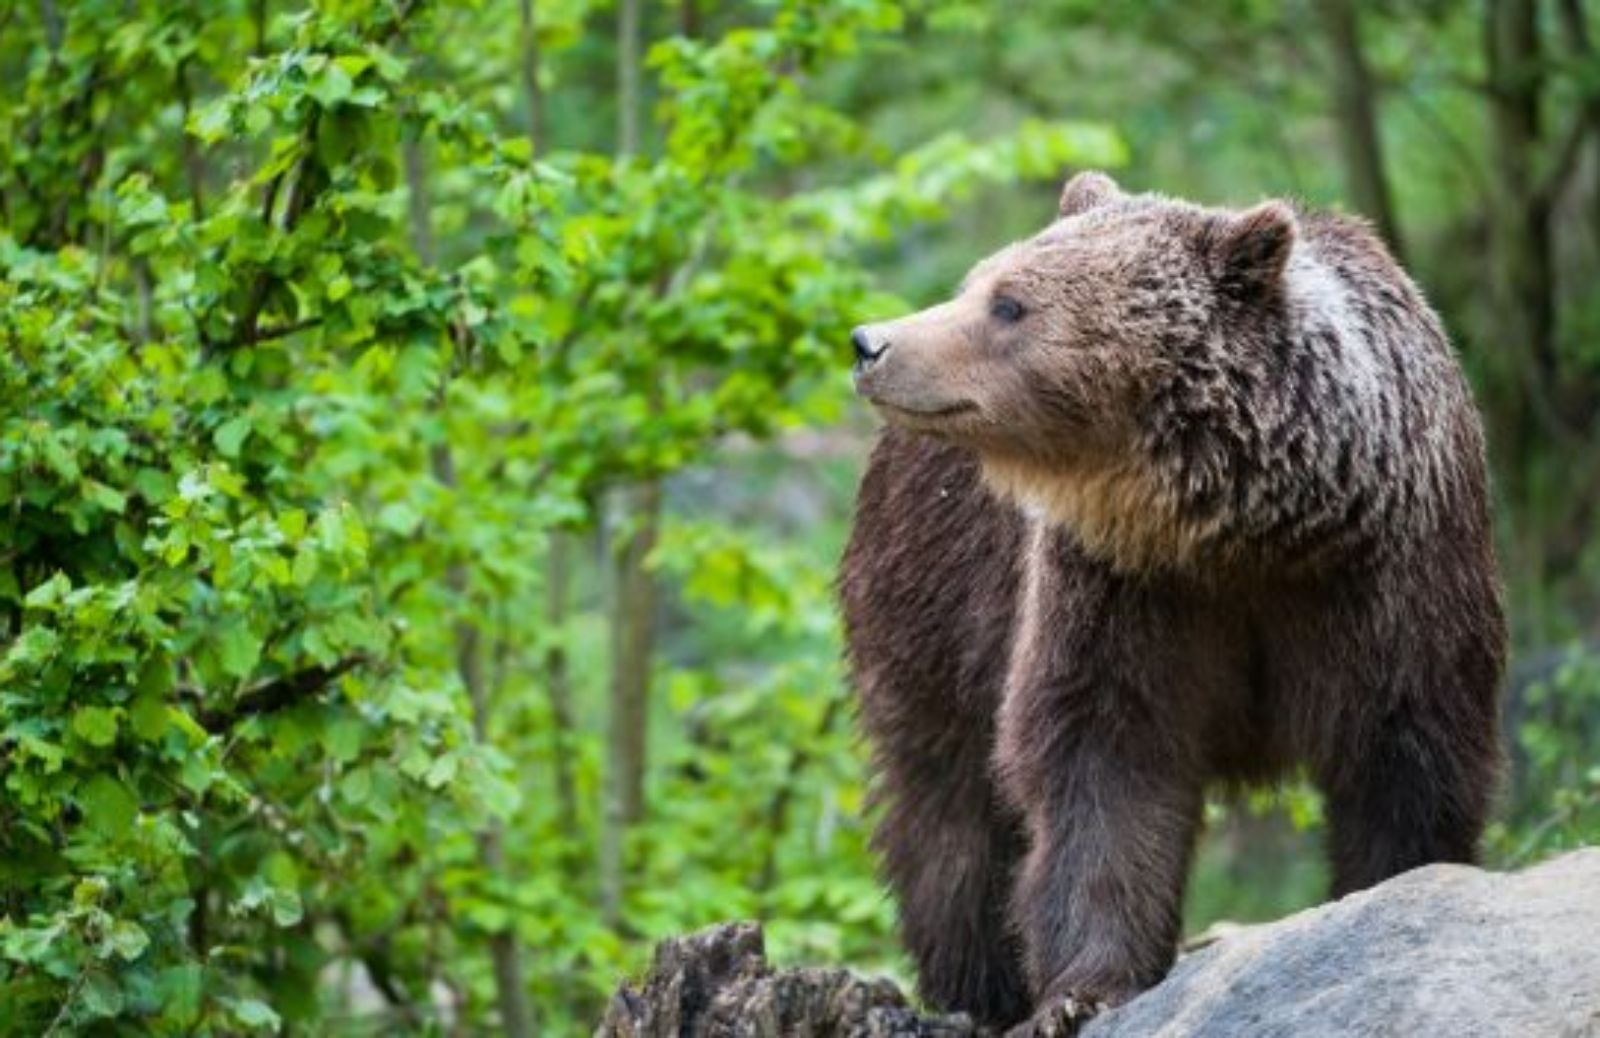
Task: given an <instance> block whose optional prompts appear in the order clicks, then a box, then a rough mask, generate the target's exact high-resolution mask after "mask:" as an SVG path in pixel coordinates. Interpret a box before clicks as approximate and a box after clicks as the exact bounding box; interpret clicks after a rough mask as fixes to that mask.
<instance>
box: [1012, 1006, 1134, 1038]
mask: <svg viewBox="0 0 1600 1038" xmlns="http://www.w3.org/2000/svg"><path fill="white" fill-rule="evenodd" d="M1107 1008H1109V1007H1108V1006H1107V1005H1106V1003H1104V1002H1096V1001H1091V1000H1089V999H1086V998H1077V997H1074V996H1072V995H1067V996H1066V997H1064V998H1059V999H1056V1000H1054V1001H1052V1002H1050V1003H1049V1004H1047V1005H1046V1006H1044V1007H1043V1008H1041V1009H1040V1010H1039V1011H1038V1012H1037V1013H1034V1014H1033V1017H1032V1019H1030V1020H1028V1021H1027V1022H1026V1023H1022V1024H1018V1025H1017V1026H1016V1027H1013V1028H1012V1029H1011V1030H1009V1031H1007V1032H1006V1034H1005V1038H1072V1036H1073V1035H1075V1034H1077V1033H1078V1028H1080V1027H1082V1026H1083V1025H1084V1024H1086V1023H1088V1022H1089V1021H1090V1020H1091V1019H1093V1018H1094V1017H1095V1016H1097V1015H1099V1014H1100V1013H1103V1012H1105V1011H1106V1009H1107Z"/></svg>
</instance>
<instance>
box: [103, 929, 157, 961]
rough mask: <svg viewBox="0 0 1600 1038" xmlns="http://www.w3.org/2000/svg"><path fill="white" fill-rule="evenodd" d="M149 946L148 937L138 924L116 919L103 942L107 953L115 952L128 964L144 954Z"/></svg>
mask: <svg viewBox="0 0 1600 1038" xmlns="http://www.w3.org/2000/svg"><path fill="white" fill-rule="evenodd" d="M149 946H150V936H149V935H148V934H146V933H145V932H144V929H143V928H142V927H140V926H139V924H138V923H132V922H129V921H128V920H126V919H118V920H117V921H116V923H115V924H113V925H112V927H111V932H110V933H109V934H107V935H106V939H105V941H104V942H103V947H105V948H106V949H107V950H108V952H115V953H116V954H117V955H120V956H122V958H124V959H126V960H127V961H128V962H132V961H133V960H134V959H137V958H138V957H139V956H141V955H143V954H144V950H145V949H146V948H148V947H149Z"/></svg>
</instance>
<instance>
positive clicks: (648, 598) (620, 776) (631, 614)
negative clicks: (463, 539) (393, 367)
mask: <svg viewBox="0 0 1600 1038" xmlns="http://www.w3.org/2000/svg"><path fill="white" fill-rule="evenodd" d="M640 33H641V29H640V22H639V0H621V7H620V9H619V12H618V20H617V106H618V107H617V155H618V158H619V159H626V158H628V157H629V156H632V155H634V154H636V153H637V152H638V150H639V101H640V97H639V55H640V50H641V40H640ZM615 504H616V506H617V508H616V514H617V515H618V516H620V517H621V519H622V523H623V524H624V526H623V529H622V532H621V536H622V544H621V546H620V547H619V548H618V549H617V550H616V551H615V554H614V558H615V568H614V572H615V574H616V576H615V580H614V582H613V595H612V601H611V688H610V696H609V699H610V703H609V707H610V716H609V719H608V722H607V734H606V758H607V768H606V788H605V804H604V817H603V818H602V822H601V833H600V903H601V909H602V912H603V914H604V915H605V918H606V920H607V922H609V923H610V924H611V925H613V926H620V925H621V923H622V900H623V894H624V888H625V885H626V864H625V861H624V857H625V851H626V843H627V830H628V828H629V827H630V826H632V825H634V824H636V823H637V822H638V821H639V820H640V819H641V818H642V817H643V816H644V775H645V755H646V751H647V748H648V743H649V721H650V664H651V658H652V656H653V655H654V651H655V611H656V588H655V580H654V578H653V577H652V576H651V575H650V573H649V572H648V571H646V569H645V560H646V559H647V558H648V556H649V554H650V552H651V550H652V549H653V548H654V547H655V543H656V535H657V530H658V528H659V526H660V522H661V483H660V480H659V479H656V478H652V479H649V480H647V481H645V482H644V483H642V484H640V485H639V486H637V487H635V488H633V489H632V491H631V492H629V493H622V494H618V495H617V499H616V502H615Z"/></svg>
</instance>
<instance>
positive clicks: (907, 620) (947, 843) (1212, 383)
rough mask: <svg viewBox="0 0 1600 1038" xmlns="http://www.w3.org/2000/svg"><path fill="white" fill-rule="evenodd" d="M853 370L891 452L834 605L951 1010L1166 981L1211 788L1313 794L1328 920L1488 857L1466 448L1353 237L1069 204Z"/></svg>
mask: <svg viewBox="0 0 1600 1038" xmlns="http://www.w3.org/2000/svg"><path fill="white" fill-rule="evenodd" d="M853 338H854V340H855V344H856V349H857V353H858V357H859V361H858V366H857V382H858V387H859V389H860V391H861V392H862V394H863V395H865V396H866V397H867V398H868V399H869V400H871V401H872V402H873V403H874V405H875V406H877V407H878V409H879V410H880V412H881V413H882V414H883V415H884V416H885V417H886V418H887V420H888V421H889V423H890V428H889V429H888V430H887V431H886V432H885V433H884V435H883V437H882V439H881V441H880V442H879V444H878V447H877V449H876V450H875V452H874V454H873V458H872V462H871V465H870V467H869V470H868V472H867V474H866V477H865V479H864V480H863V482H862V486H861V493H860V499H859V502H858V506H857V518H856V525H855V529H854V533H853V535H852V538H851V542H850V545H849V548H848V549H847V551H846V554H845V558H844V562H843V566H842V571H841V581H840V583H841V591H842V597H843V602H844V608H845V620H846V626H847V633H848V643H849V658H850V662H851V666H852V671H853V676H854V680H855V682H856V685H857V688H858V689H859V692H860V697H861V708H862V710H861V712H862V719H863V721H864V723H865V726H866V728H867V730H868V733H869V734H870V736H871V737H872V739H873V742H874V745H875V749H876V757H877V764H878V768H879V777H880V783H879V798H880V800H881V802H882V804H883V808H884V810H883V817H882V822H881V826H880V828H879V831H878V834H877V846H878V848H879V850H880V852H881V854H882V856H883V860H884V863H885V867H886V871H887V874H888V878H889V880H890V882H891V883H892V885H893V886H894V888H895V890H896V892H897V893H898V895H899V898H900V903H901V916H902V926H903V931H904V937H905V940H906V943H907V944H908V946H909V947H910V949H911V951H912V954H913V955H914V956H915V958H916V960H917V962H918V965H919V967H920V971H921V983H922V988H923V991H924V993H925V995H926V996H927V998H928V999H929V1000H930V1001H931V1002H933V1003H934V1004H936V1005H937V1006H939V1007H941V1008H949V1009H964V1010H968V1011H971V1012H972V1013H974V1014H975V1015H976V1016H978V1017H980V1018H981V1019H984V1020H987V1021H991V1022H997V1023H1012V1022H1015V1021H1018V1020H1021V1019H1023V1018H1025V1017H1028V1016H1029V1015H1030V1014H1035V1015H1034V1016H1033V1021H1034V1023H1033V1024H1032V1025H1031V1026H1033V1027H1035V1028H1036V1029H1038V1030H1039V1031H1041V1032H1042V1031H1043V1030H1045V1029H1046V1028H1047V1023H1048V1021H1051V1020H1059V1019H1060V1017H1061V1015H1062V1012H1061V1010H1060V1006H1062V1005H1063V1004H1066V1003H1067V1002H1068V1001H1071V1000H1075V1001H1076V1003H1078V1004H1080V1005H1081V1004H1085V1003H1087V1004H1096V1003H1108V1004H1116V1003H1118V1002H1121V1001H1124V1000H1126V999H1127V998H1129V997H1131V996H1132V995H1133V994H1135V993H1137V992H1138V991H1139V990H1141V989H1143V988H1145V987H1147V986H1149V985H1151V984H1153V983H1155V982H1156V981H1157V980H1159V979H1160V978H1161V976H1162V975H1163V974H1164V973H1165V971H1166V970H1167V969H1168V967H1169V966H1170V964H1171V961H1172V957H1173V954H1174V949H1175V946H1176V942H1177V939H1178V936H1179V921H1180V916H1181V906H1182V896H1183V888H1184V882H1185V875H1186V872H1187V869H1188V864H1189V858H1190V853H1191V849H1192V847H1193V844H1194V840H1195V835H1196V832H1197V830H1198V827H1199V824H1200V815H1201V807H1202V798H1203V793H1204V791H1205V789H1206V788H1207V786H1208V785H1210V784H1214V783H1258V782H1265V781H1271V780H1274V779H1276V778H1279V777H1281V776H1283V775H1285V774H1286V773H1288V772H1289V771H1290V770H1291V769H1293V768H1295V767H1297V766H1304V767H1305V768H1306V769H1307V771H1308V772H1309V774H1311V775H1312V776H1313V777H1314V778H1315V780H1316V781H1317V782H1318V784H1319V785H1320V786H1321V788H1322V789H1323V791H1324V792H1325V794H1326V798H1327V811H1328V818H1329V851H1330V854H1331V857H1332V861H1333V868H1334V892H1335V894H1342V893H1345V892H1348V891H1352V890H1356V889H1359V888H1361V887H1365V886H1368V885H1370V884H1373V883H1376V882H1378V881H1380V880H1383V879H1385V878H1387V877H1389V876H1393V875H1395V874H1396V873H1399V872H1402V871H1405V870H1407V869H1410V868H1413V867H1415V866H1418V865H1422V864H1425V863H1428V862H1434V861H1467V860H1470V859H1471V858H1472V857H1473V854H1474V848H1475V845H1476V842H1477V839H1478V836H1479V834H1480V831H1481V829H1482V826H1483V821H1484V816H1485V813H1486V811H1487V809H1488V805H1489V801H1490V797H1491V794H1492V789H1493V786H1494V782H1495V776H1496V773H1497V769H1498V765H1499V760H1500V752H1499V741H1498V731H1497V710H1496V704H1495V699H1496V689H1497V687H1498V685H1499V678H1500V673H1501V668H1502V665H1503V655H1504V630H1503V619H1502V615H1501V606H1500V598H1499V588H1498V581H1497V578H1496V574H1495V563H1494V558H1493V554H1492V548H1491V544H1490V531H1489V518H1488V501H1487V491H1486V486H1485V473H1484V461H1483V446H1482V436H1481V432H1480V427H1479V421H1478V418H1477V414H1476V411H1475V410H1474V408H1473V406H1472V403H1471V399H1470V397H1469V395H1468V392H1467V389H1466V386H1465V383H1464V381H1463V379H1462V378H1461V375H1460V372H1459V369H1458V367H1457V364H1456V362H1455V359H1454V356H1453V354H1452V352H1451V349H1450V347H1449V344H1448V343H1447V341H1446V339H1445V337H1444V334H1443V332H1442V331H1441V329H1440V326H1439V323H1438V321H1437V319H1436V318H1435V317H1434V315H1433V313H1432V312H1431V311H1430V310H1429V308H1428V306H1427V304H1426V303H1425V302H1424V301H1423V299H1422V297H1421V295H1420V293H1419V292H1418V291H1417V289H1416V288H1415V286H1414V285H1413V284H1412V283H1411V282H1410V280H1409V279H1408V278H1407V277H1406V276H1405V274H1404V273H1403V272H1401V271H1400V270H1399V268H1398V267H1397V266H1396V265H1395V264H1394V262H1393V261H1392V260H1391V259H1390V258H1389V256H1388V255H1387V253H1386V252H1385V251H1384V250H1383V248H1382V246H1381V245H1380V244H1379V243H1378V241H1377V240H1376V239H1375V238H1374V237H1373V235H1372V234H1371V233H1370V232H1369V231H1368V230H1367V228H1366V227H1365V226H1364V225H1362V224H1360V223H1357V222H1354V221H1351V220H1348V219H1345V218H1342V217H1336V216H1327V215H1318V214H1310V213H1304V212H1299V211H1297V210H1295V209H1293V208H1291V207H1290V206H1288V205H1285V204H1283V203H1279V202H1269V203H1266V204H1264V205H1262V206H1258V207H1257V208H1255V209H1253V210H1250V211H1248V212H1244V213H1239V212H1233V211H1225V210H1215V209H1203V208H1200V207H1196V206H1192V205H1189V204H1186V203H1183V202H1178V201H1173V200H1169V199H1164V198H1160V197H1156V196H1148V195H1140V196H1130V195H1126V194H1123V193H1122V192H1121V191H1119V190H1118V189H1117V188H1116V186H1115V185H1114V184H1112V183H1111V181H1110V180H1109V179H1107V178H1105V177H1103V176H1101V175H1098V174H1084V175H1082V176H1079V177H1077V178H1074V179H1073V180H1072V181H1071V182H1069V184H1068V185H1067V188H1066V190H1065V191H1064V192H1063V195H1062V204H1061V214H1060V218H1059V219H1058V220H1057V221H1056V222H1055V223H1053V224H1052V225H1051V226H1050V227H1049V228H1047V229H1046V230H1045V231H1044V232H1043V233H1041V234H1040V235H1038V236H1037V237H1035V238H1033V239H1031V240H1028V241H1026V242H1022V243H1019V244H1016V245H1012V246H1010V247H1008V248H1006V249H1004V250H1002V251H1001V252H999V253H998V254H996V255H995V256H993V257H990V258H989V259H987V260H985V261H983V262H982V263H980V264H979V265H978V266H977V267H976V268H975V269H974V270H973V272H972V274H971V275H969V277H968V278H967V280H966V282H965V284H964V285H963V286H962V289H961V291H960V293H959V294H958V295H957V297H956V298H955V299H954V300H952V301H951V302H949V303H945V304H943V305H941V306H937V307H934V308H932V309H931V310H927V311H923V312H922V313H919V314H913V315H911V316H909V317H906V318H902V319H900V320H898V321H892V322H887V323H884V324H880V325H873V326H868V327H865V328H862V329H857V331H856V333H855V334H854V336H853Z"/></svg>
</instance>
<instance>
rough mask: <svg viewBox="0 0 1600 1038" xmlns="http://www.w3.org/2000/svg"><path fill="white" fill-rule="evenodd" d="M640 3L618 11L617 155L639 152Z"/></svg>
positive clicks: (627, 0)
mask: <svg viewBox="0 0 1600 1038" xmlns="http://www.w3.org/2000/svg"><path fill="white" fill-rule="evenodd" d="M639 50H640V26H639V0H621V2H620V4H619V5H618V8H617V154H618V155H620V156H622V157H623V158H628V157H631V156H633V155H636V154H638V152H639Z"/></svg>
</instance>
